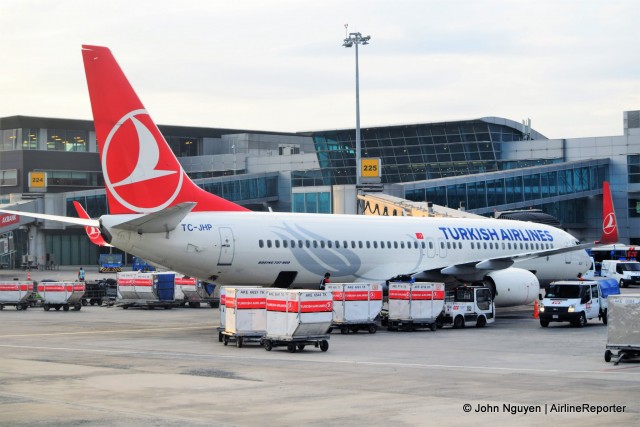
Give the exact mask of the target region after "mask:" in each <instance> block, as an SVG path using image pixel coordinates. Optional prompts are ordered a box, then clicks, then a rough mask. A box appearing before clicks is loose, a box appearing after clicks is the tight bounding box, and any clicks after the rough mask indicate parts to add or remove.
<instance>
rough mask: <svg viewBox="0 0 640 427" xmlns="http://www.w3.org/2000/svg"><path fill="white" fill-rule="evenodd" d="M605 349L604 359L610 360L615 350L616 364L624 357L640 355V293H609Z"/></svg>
mask: <svg viewBox="0 0 640 427" xmlns="http://www.w3.org/2000/svg"><path fill="white" fill-rule="evenodd" d="M607 305H608V314H607V317H608V319H607V349H606V351H605V353H604V360H605V361H606V362H610V361H611V357H612V356H613V352H612V350H617V351H618V353H617V354H616V357H617V358H618V360H617V361H616V362H615V364H616V365H617V364H618V363H620V362H621V361H622V360H624V359H629V358H637V357H640V295H636V294H634V295H630V294H625V295H611V296H609V297H608V298H607Z"/></svg>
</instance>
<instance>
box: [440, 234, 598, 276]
mask: <svg viewBox="0 0 640 427" xmlns="http://www.w3.org/2000/svg"><path fill="white" fill-rule="evenodd" d="M594 246H598V242H594V243H583V244H580V245H576V246H568V247H565V248H555V249H547V250H544V251H536V252H527V253H523V254H515V255H511V256H506V257H505V256H502V257H498V258H489V259H485V260H481V261H472V262H467V263H464V264H456V265H451V266H449V267H445V268H443V269H442V270H440V273H442V274H444V275H452V276H457V275H463V274H464V275H469V274H474V273H478V272H480V271H487V270H503V269H505V268H509V267H511V266H512V265H513V264H514V263H516V262H518V261H526V260H530V259H536V258H544V257H548V256H551V255H559V254H563V253H567V252H574V251H579V250H583V249H590V248H593V247H594Z"/></svg>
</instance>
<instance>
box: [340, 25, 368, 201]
mask: <svg viewBox="0 0 640 427" xmlns="http://www.w3.org/2000/svg"><path fill="white" fill-rule="evenodd" d="M346 28H347V25H345V29H346ZM369 40H371V36H364V37H362V34H360V33H349V34H348V35H347V37H346V38H345V39H344V43H342V46H344V47H352V46H353V45H355V46H356V190H357V189H358V188H359V187H360V184H361V182H360V181H361V179H360V163H361V157H360V148H361V147H360V77H359V73H358V45H367V44H369Z"/></svg>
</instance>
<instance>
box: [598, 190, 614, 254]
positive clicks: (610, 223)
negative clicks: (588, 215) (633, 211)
mask: <svg viewBox="0 0 640 427" xmlns="http://www.w3.org/2000/svg"><path fill="white" fill-rule="evenodd" d="M600 243H604V244H612V243H618V221H617V220H616V212H615V210H614V209H613V198H612V197H611V188H610V187H609V183H608V182H607V181H605V182H603V183H602V237H601V238H600Z"/></svg>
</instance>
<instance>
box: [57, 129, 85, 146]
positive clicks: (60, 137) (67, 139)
mask: <svg viewBox="0 0 640 427" xmlns="http://www.w3.org/2000/svg"><path fill="white" fill-rule="evenodd" d="M47 150H48V151H52V150H54V151H89V132H88V131H86V130H73V129H47Z"/></svg>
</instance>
